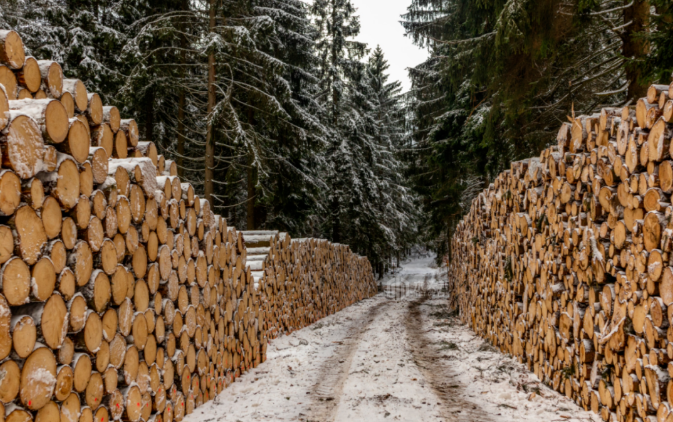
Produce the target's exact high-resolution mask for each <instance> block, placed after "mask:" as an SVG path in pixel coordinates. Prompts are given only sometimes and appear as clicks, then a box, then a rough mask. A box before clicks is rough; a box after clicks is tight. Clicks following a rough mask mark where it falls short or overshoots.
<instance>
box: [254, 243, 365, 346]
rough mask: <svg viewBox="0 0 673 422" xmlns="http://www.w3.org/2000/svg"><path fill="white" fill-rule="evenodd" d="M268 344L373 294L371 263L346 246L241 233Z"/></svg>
mask: <svg viewBox="0 0 673 422" xmlns="http://www.w3.org/2000/svg"><path fill="white" fill-rule="evenodd" d="M243 238H244V240H245V244H246V246H247V253H248V255H247V259H248V264H249V267H250V269H251V273H252V277H253V279H254V280H255V283H256V285H257V287H258V290H259V292H260V299H261V304H260V306H261V307H262V309H263V311H264V315H265V317H264V318H263V321H264V324H265V325H264V331H265V332H266V333H267V335H268V338H270V339H273V338H276V337H277V336H278V335H279V334H281V333H285V334H287V333H291V332H292V331H294V330H297V329H300V328H302V327H305V326H307V325H310V324H312V323H314V322H316V321H318V320H320V319H322V318H324V317H326V316H327V315H331V314H333V313H336V312H338V311H340V310H342V309H343V308H346V307H348V306H350V305H352V304H354V303H356V302H359V301H361V300H363V299H366V298H368V297H371V296H373V295H375V294H376V291H377V285H376V281H375V280H374V275H373V271H372V268H371V265H370V263H369V260H368V259H366V258H363V257H360V256H357V255H355V254H353V253H352V252H351V250H350V248H349V247H348V246H346V245H339V244H332V243H330V242H327V241H325V240H320V239H290V236H289V235H288V234H287V233H279V232H277V231H264V232H260V231H257V232H243Z"/></svg>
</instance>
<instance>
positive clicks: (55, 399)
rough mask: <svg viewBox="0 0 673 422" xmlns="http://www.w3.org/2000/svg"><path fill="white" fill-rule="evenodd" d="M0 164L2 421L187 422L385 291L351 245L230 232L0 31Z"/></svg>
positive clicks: (99, 107) (48, 65)
mask: <svg viewBox="0 0 673 422" xmlns="http://www.w3.org/2000/svg"><path fill="white" fill-rule="evenodd" d="M0 155H1V159H0V163H1V168H0V422H32V421H36V422H37V421H40V422H45V421H49V422H53V421H54V420H56V421H60V422H109V421H110V420H123V421H125V422H139V421H146V422H148V421H154V422H172V421H173V420H175V421H180V420H182V419H183V417H184V416H185V415H186V414H189V413H191V412H192V411H193V410H194V409H195V407H197V406H199V405H200V404H202V403H204V402H206V401H208V400H211V399H213V398H214V397H215V396H216V395H217V394H218V393H220V392H221V391H222V390H223V389H224V388H225V387H226V386H228V385H229V384H230V383H231V382H232V381H233V380H234V379H235V378H236V377H237V376H239V375H240V374H241V373H243V372H244V371H246V370H248V369H250V368H252V367H254V366H257V365H258V364H259V363H261V362H263V361H264V360H265V356H266V346H267V343H268V340H269V339H270V338H273V337H276V336H278V335H280V334H281V333H288V332H292V331H293V330H296V329H299V328H302V327H304V326H306V325H307V324H310V323H311V322H314V321H316V320H317V319H319V318H322V317H324V316H326V315H329V314H332V313H334V312H336V311H338V310H340V309H343V308H344V307H346V306H349V305H351V304H353V303H354V302H357V301H359V300H362V299H365V298H368V297H371V296H373V295H374V294H376V283H375V281H374V277H373V274H372V269H371V266H370V264H369V261H368V260H367V259H366V258H362V257H359V256H357V255H355V254H354V253H352V252H351V250H350V249H349V248H348V247H347V246H341V245H332V244H330V243H329V242H326V241H322V240H315V239H308V240H302V241H297V242H293V241H291V239H290V236H289V235H287V234H284V233H283V234H280V233H278V232H258V233H249V234H244V233H242V232H240V231H237V230H236V229H235V228H234V227H229V226H227V222H226V220H225V219H224V218H222V217H220V216H218V215H215V214H214V213H213V211H212V210H211V205H210V203H209V202H208V201H205V200H203V199H200V198H199V197H198V195H197V194H196V193H195V191H194V188H193V187H192V186H191V185H190V184H188V183H183V182H182V181H181V180H180V178H179V177H178V176H177V167H176V165H175V163H174V162H172V161H170V160H166V159H165V158H164V157H163V156H162V155H159V154H158V151H157V148H156V146H155V145H154V144H153V143H152V142H148V141H142V140H140V138H139V135H138V127H137V125H136V123H135V121H134V120H133V119H123V118H122V117H121V116H120V113H119V110H118V109H117V108H116V107H113V106H104V105H103V103H102V101H101V98H100V97H99V96H98V95H97V94H95V93H90V92H87V88H86V86H85V85H84V84H83V83H82V82H81V81H79V80H77V79H67V78H64V76H63V72H62V69H61V66H60V65H59V64H58V63H56V62H53V61H48V60H37V59H35V58H33V57H26V56H25V53H24V48H23V44H22V42H21V39H20V37H19V36H18V35H17V34H16V33H15V32H13V31H2V30H0ZM246 238H247V239H246ZM248 239H249V242H250V244H251V246H254V253H250V255H249V258H250V260H248V259H247V258H248V250H247V249H246V240H248ZM261 240H264V242H262V243H260V241H261ZM260 248H261V249H263V251H261V250H260ZM251 252H252V250H251ZM260 255H264V256H263V257H262V259H259V258H260ZM253 258H255V259H253Z"/></svg>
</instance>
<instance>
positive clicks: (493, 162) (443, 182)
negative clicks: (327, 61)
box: [403, 0, 663, 256]
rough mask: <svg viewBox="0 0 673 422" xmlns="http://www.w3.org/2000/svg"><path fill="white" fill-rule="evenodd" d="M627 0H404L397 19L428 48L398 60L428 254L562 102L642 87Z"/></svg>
mask: <svg viewBox="0 0 673 422" xmlns="http://www.w3.org/2000/svg"><path fill="white" fill-rule="evenodd" d="M627 3H628V2H627ZM627 3H624V2H621V1H612V0H581V1H575V2H570V3H569V2H562V1H558V0H542V1H533V0H509V1H494V2H483V1H478V0H412V1H411V6H410V7H409V9H408V13H407V14H406V15H404V16H403V19H404V21H403V25H404V27H405V29H406V30H407V32H408V34H409V36H410V37H412V39H413V40H414V41H415V42H416V43H417V44H418V45H419V46H425V47H427V48H428V49H429V51H430V58H429V59H428V60H427V61H426V62H425V63H423V64H421V65H420V66H417V67H416V68H414V69H412V70H411V71H410V75H411V77H412V81H413V90H412V92H411V94H410V97H411V98H410V100H409V104H410V112H412V113H413V114H414V120H413V124H412V131H413V132H412V134H411V136H410V137H409V139H408V141H407V145H408V148H409V149H411V150H412V152H410V153H409V154H408V155H407V161H408V162H409V163H410V164H411V166H410V176H411V177H412V180H414V185H415V188H416V190H417V191H418V192H419V194H420V195H421V197H422V198H423V204H424V208H425V211H426V215H427V223H426V224H425V225H424V227H425V228H426V230H427V231H426V233H425V237H426V239H427V240H428V241H433V242H434V246H435V248H436V249H437V250H438V251H439V253H440V256H441V255H443V254H445V253H447V252H448V251H447V246H448V239H449V237H450V234H451V229H452V227H453V225H455V224H456V223H457V222H458V221H459V220H460V218H461V216H462V214H463V213H464V212H465V211H466V210H467V209H469V207H470V205H471V200H472V198H474V196H475V195H476V194H477V193H478V192H479V191H481V190H482V189H483V188H485V187H486V186H487V185H488V184H489V183H490V181H491V180H493V178H494V177H495V176H497V174H499V173H500V172H501V171H503V170H505V169H507V168H508V167H509V164H510V163H511V162H512V161H516V160H520V159H525V158H529V157H532V156H536V155H539V153H540V151H542V150H543V149H544V148H546V147H548V146H549V145H551V144H553V143H554V142H555V135H556V133H557V131H558V128H559V127H560V124H561V123H562V122H564V121H567V116H569V115H571V114H572V113H573V110H574V112H575V114H576V115H580V114H591V113H594V112H596V111H598V110H600V108H601V107H605V106H623V105H625V104H628V103H629V102H633V101H634V98H637V97H639V96H642V95H643V89H644V87H645V86H646V85H645V81H644V78H643V77H642V71H641V70H640V68H639V65H638V64H639V63H641V62H642V61H643V60H644V58H645V56H644V50H643V44H642V42H641V35H640V32H638V30H636V28H642V25H641V26H638V25H640V24H641V23H642V22H643V18H644V16H643V14H642V12H643V10H644V9H643V2H642V1H638V0H637V1H634V2H633V3H632V4H627ZM625 6H627V7H625ZM625 16H630V17H631V18H632V20H633V24H632V25H626V26H624V25H623V24H624V22H625V20H624V19H625ZM645 18H646V16H645ZM628 21H629V20H628V19H627V20H626V22H628ZM640 30H642V29H640ZM625 55H626V57H624V56H625ZM662 59H663V58H662Z"/></svg>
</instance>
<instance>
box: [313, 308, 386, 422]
mask: <svg viewBox="0 0 673 422" xmlns="http://www.w3.org/2000/svg"><path fill="white" fill-rule="evenodd" d="M390 303H391V302H390V301H389V300H386V301H383V302H381V303H379V304H377V305H375V306H373V307H372V308H371V309H370V310H369V311H367V313H366V314H364V315H363V316H362V317H361V318H359V319H356V320H354V321H353V322H352V323H351V327H350V329H349V332H348V335H347V336H346V337H344V339H343V341H341V342H340V344H339V345H338V346H337V350H336V351H335V352H334V354H333V355H332V356H331V357H330V358H329V359H327V360H326V361H325V362H324V363H323V365H322V367H321V368H320V375H319V376H318V383H317V384H316V385H315V387H314V388H313V391H312V392H311V398H312V403H311V407H310V409H309V410H310V413H309V416H308V417H307V418H306V422H333V421H334V417H335V416H336V410H337V407H338V406H339V401H340V398H341V395H342V393H343V387H344V383H345V382H346V380H347V379H348V375H349V372H350V367H351V363H352V362H353V357H354V356H355V352H356V351H357V349H358V345H359V344H360V341H361V340H362V336H363V334H364V333H365V331H367V328H368V327H369V326H370V325H371V323H372V322H373V321H374V320H375V319H376V317H377V316H378V314H379V313H380V312H381V309H382V308H383V307H384V306H385V305H388V304H390Z"/></svg>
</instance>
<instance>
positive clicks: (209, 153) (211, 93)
mask: <svg viewBox="0 0 673 422" xmlns="http://www.w3.org/2000/svg"><path fill="white" fill-rule="evenodd" d="M208 27H209V29H210V31H211V32H212V31H213V30H214V29H215V0H210V22H209V24H208ZM214 108H215V51H213V50H211V51H210V53H209V54H208V127H207V132H206V177H205V182H204V191H205V192H204V193H205V197H206V200H208V201H209V202H210V203H211V204H212V203H213V200H212V196H213V192H214V185H213V173H214V167H215V137H214V135H213V124H212V116H211V114H212V112H213V109H214Z"/></svg>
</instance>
